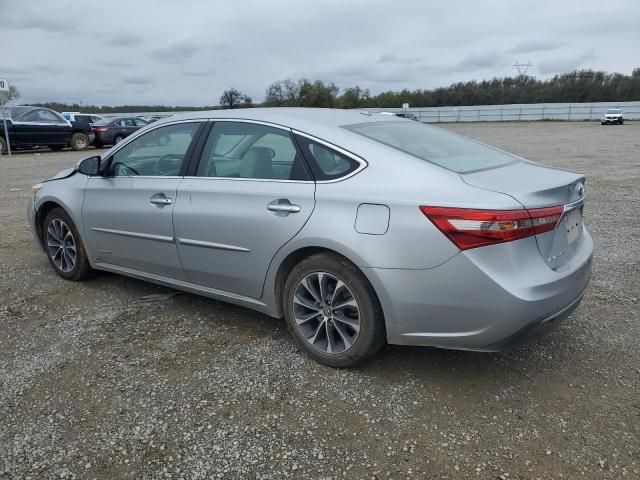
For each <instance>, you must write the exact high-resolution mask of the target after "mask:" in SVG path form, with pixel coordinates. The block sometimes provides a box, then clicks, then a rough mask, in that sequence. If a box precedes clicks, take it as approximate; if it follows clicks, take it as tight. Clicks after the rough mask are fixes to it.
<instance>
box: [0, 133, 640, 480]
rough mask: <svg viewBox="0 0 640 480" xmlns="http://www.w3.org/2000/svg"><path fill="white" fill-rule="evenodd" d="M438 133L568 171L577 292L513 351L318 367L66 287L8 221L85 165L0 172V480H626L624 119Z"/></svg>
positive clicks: (280, 335) (208, 322) (631, 314)
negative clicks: (579, 180)
mask: <svg viewBox="0 0 640 480" xmlns="http://www.w3.org/2000/svg"><path fill="white" fill-rule="evenodd" d="M447 128H450V129H451V130H455V131H457V132H461V133H463V134H465V135H468V136H471V137H474V138H477V139H480V140H482V141H485V142H487V143H491V144H495V145H498V146H500V147H502V148H504V149H506V150H509V151H513V152H515V153H517V154H521V155H523V156H525V157H528V158H530V159H532V160H537V161H540V162H542V163H546V164H550V165H556V166H561V167H566V168H570V169H575V170H579V171H583V172H585V173H586V174H587V176H588V181H587V188H586V191H587V197H588V205H587V208H586V222H587V225H588V228H589V229H590V231H591V233H592V234H593V237H594V239H595V243H596V248H597V250H596V257H595V265H594V275H593V279H592V281H591V285H590V288H589V290H588V293H587V295H586V297H585V300H584V302H583V303H582V305H581V306H580V307H579V308H578V309H577V310H576V311H575V313H574V314H573V315H572V316H571V317H570V318H569V319H568V320H567V321H566V322H565V323H564V324H563V326H562V327H561V328H560V329H558V330H556V331H555V332H553V333H552V334H550V335H549V336H547V337H545V338H544V339H542V340H541V341H540V342H538V343H536V344H534V345H531V346H530V347H528V348H527V349H525V350H522V351H518V352H512V353H502V354H479V353H466V352H451V351H441V350H437V349H430V348H401V347H389V348H387V349H386V350H385V351H383V352H382V353H381V354H380V355H379V356H378V357H377V358H375V359H374V360H373V361H372V362H370V363H368V364H367V365H365V366H363V367H361V368H358V369H355V370H332V369H329V368H325V367H323V366H320V365H318V364H316V363H314V362H313V361H310V360H308V359H307V358H306V357H305V356H304V355H303V354H302V353H301V352H299V351H298V349H297V348H296V346H295V345H294V343H293V342H292V340H291V339H290V338H289V336H288V334H287V333H286V330H285V326H284V323H283V322H282V321H278V320H273V319H271V318H268V317H265V316H263V315H260V314H257V313H254V312H252V311H250V310H245V309H242V308H239V307H234V306H229V305H226V304H223V303H219V302H216V301H213V300H208V299H204V298H199V297H195V296H192V295H186V294H184V295H179V296H174V297H171V298H168V297H169V296H168V295H165V294H168V293H171V292H172V291H171V290H168V289H165V288H160V287H156V286H153V285H150V284H147V283H143V282H140V281H136V280H131V279H128V278H124V277H120V276H116V275H111V274H101V275H99V276H97V277H96V278H94V279H92V280H90V281H86V282H83V283H69V282H66V281H64V280H62V279H60V278H58V277H57V276H56V275H55V274H54V273H53V270H52V269H51V268H50V267H49V265H48V263H47V260H46V258H45V256H44V254H42V253H41V252H39V251H38V250H37V249H36V248H35V246H34V245H33V244H32V241H31V235H30V232H29V229H28V226H27V223H26V220H25V208H26V203H27V200H28V197H29V195H30V190H29V187H30V186H31V185H32V184H34V183H36V182H37V181H38V180H40V179H43V178H46V177H48V176H50V175H52V174H54V173H56V172H57V171H59V170H61V169H62V168H63V167H65V166H67V165H69V164H72V163H73V162H74V161H75V160H77V159H79V158H81V157H83V156H87V154H86V152H85V153H76V152H61V153H49V152H46V151H43V152H42V153H39V154H38V153H33V152H27V153H19V154H16V155H14V156H13V157H12V158H11V159H8V158H7V157H2V158H0V206H1V209H0V227H1V228H2V235H1V236H0V248H1V249H0V259H1V265H2V267H3V275H2V276H1V277H0V305H1V306H0V478H269V479H271V478H273V479H276V478H325V479H326V478H379V479H382V478H385V479H386V478H438V479H441V478H443V479H444V478H449V479H457V478H502V479H504V478H508V479H514V478H525V479H537V478H541V479H547V478H554V479H558V478H565V479H574V478H612V479H619V478H632V479H633V478H640V474H639V471H640V315H639V310H640V298H639V297H640V241H639V240H638V239H639V238H640V221H639V220H638V215H639V212H640V124H638V123H636V124H633V123H630V124H625V125H624V126H621V127H617V126H611V127H601V126H600V125H599V124H597V123H573V124H571V123H542V122H541V123H532V124H527V123H512V124H511V123H505V124H475V125H474V124H455V125H449V126H447Z"/></svg>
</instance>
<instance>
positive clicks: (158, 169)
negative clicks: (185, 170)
mask: <svg viewBox="0 0 640 480" xmlns="http://www.w3.org/2000/svg"><path fill="white" fill-rule="evenodd" d="M174 160H179V161H182V155H178V154H177V153H169V154H167V155H165V156H163V157H160V158H159V159H158V160H156V163H155V165H154V166H153V170H154V172H155V173H156V175H177V172H175V166H176V165H175V164H176V162H175V161H174ZM178 168H179V167H178Z"/></svg>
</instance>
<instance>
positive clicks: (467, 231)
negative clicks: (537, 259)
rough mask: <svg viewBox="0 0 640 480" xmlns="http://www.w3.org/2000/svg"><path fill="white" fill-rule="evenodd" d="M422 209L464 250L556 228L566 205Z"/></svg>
mask: <svg viewBox="0 0 640 480" xmlns="http://www.w3.org/2000/svg"><path fill="white" fill-rule="evenodd" d="M420 210H421V211H422V213H424V214H425V216H426V217H427V218H428V219H429V220H431V222H432V223H433V224H434V225H435V226H436V227H437V228H438V229H439V230H440V231H441V232H442V233H444V234H445V235H446V236H447V238H449V240H451V241H452V242H453V243H454V244H455V245H456V246H457V247H458V248H459V249H460V250H468V249H470V248H477V247H484V246H486V245H493V244H496V243H504V242H511V241H513V240H519V239H521V238H525V237H530V236H532V235H539V234H541V233H545V232H549V231H551V230H554V229H555V228H556V226H557V225H558V222H559V221H560V218H561V217H562V213H563V212H564V207H563V206H562V205H559V206H557V207H548V208H533V209H528V210H476V209H470V208H449V207H429V206H421V207H420Z"/></svg>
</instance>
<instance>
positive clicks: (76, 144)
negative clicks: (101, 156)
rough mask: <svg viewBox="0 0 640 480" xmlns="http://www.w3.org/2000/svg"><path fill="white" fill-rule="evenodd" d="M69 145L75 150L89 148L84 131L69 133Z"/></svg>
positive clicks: (87, 138)
mask: <svg viewBox="0 0 640 480" xmlns="http://www.w3.org/2000/svg"><path fill="white" fill-rule="evenodd" d="M69 145H71V148H73V149H74V150H76V151H79V150H86V149H87V148H89V137H88V135H87V134H85V133H81V132H76V133H74V134H73V135H71V141H70V142H69Z"/></svg>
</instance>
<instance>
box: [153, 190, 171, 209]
mask: <svg viewBox="0 0 640 480" xmlns="http://www.w3.org/2000/svg"><path fill="white" fill-rule="evenodd" d="M172 202H173V200H171V199H170V198H169V197H165V196H164V194H163V193H156V194H155V195H154V196H153V197H151V198H150V199H149V203H153V204H154V205H160V206H161V207H163V206H165V205H171V203H172Z"/></svg>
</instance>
